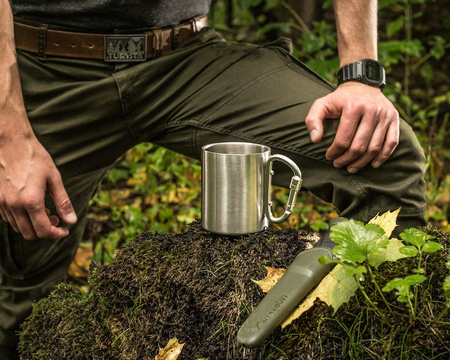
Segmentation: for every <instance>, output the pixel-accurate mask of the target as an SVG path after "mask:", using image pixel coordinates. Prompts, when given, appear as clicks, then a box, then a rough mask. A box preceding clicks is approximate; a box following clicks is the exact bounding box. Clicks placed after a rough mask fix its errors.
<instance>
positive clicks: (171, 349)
mask: <svg viewBox="0 0 450 360" xmlns="http://www.w3.org/2000/svg"><path fill="white" fill-rule="evenodd" d="M183 346H184V344H180V343H179V342H178V339H177V338H173V339H170V340H169V342H168V343H167V345H166V347H165V348H164V349H161V348H159V354H158V355H156V357H155V360H176V359H178V356H179V355H180V354H181V350H182V349H183Z"/></svg>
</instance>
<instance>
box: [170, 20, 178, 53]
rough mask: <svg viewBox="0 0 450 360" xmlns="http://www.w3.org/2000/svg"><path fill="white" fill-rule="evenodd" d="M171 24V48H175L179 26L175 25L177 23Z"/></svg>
mask: <svg viewBox="0 0 450 360" xmlns="http://www.w3.org/2000/svg"><path fill="white" fill-rule="evenodd" d="M171 26H172V29H173V30H172V33H173V36H172V49H176V48H177V47H178V45H179V41H178V38H179V37H178V35H179V33H180V28H179V26H178V25H177V24H175V25H171Z"/></svg>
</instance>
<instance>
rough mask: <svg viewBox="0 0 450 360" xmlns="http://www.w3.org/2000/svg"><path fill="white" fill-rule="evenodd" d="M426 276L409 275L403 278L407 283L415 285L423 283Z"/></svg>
mask: <svg viewBox="0 0 450 360" xmlns="http://www.w3.org/2000/svg"><path fill="white" fill-rule="evenodd" d="M426 279H427V278H426V277H425V276H423V275H409V276H407V277H405V278H404V279H403V280H404V281H405V282H406V283H407V284H408V285H409V286H413V285H417V284H420V283H423V282H424V281H425V280H426Z"/></svg>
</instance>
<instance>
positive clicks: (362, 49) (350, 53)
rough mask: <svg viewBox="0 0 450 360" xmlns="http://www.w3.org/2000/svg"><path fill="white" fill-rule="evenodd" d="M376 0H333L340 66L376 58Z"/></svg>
mask: <svg viewBox="0 0 450 360" xmlns="http://www.w3.org/2000/svg"><path fill="white" fill-rule="evenodd" d="M377 6H378V1H377V0H334V9H335V15H336V26H337V35H338V49H339V62H340V66H341V67H342V66H344V65H347V64H350V63H352V62H355V61H359V60H361V59H377Z"/></svg>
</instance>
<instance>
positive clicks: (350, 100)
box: [306, 82, 400, 174]
mask: <svg viewBox="0 0 450 360" xmlns="http://www.w3.org/2000/svg"><path fill="white" fill-rule="evenodd" d="M337 118H339V119H340V123H339V127H338V130H337V132H336V137H335V139H334V141H333V143H332V145H331V146H330V147H329V148H328V151H327V153H326V158H327V159H328V160H330V161H333V165H334V166H335V167H336V168H343V167H346V168H347V171H348V172H349V173H352V174H353V173H356V172H358V171H359V170H361V169H362V168H363V167H365V166H366V165H368V164H371V166H372V167H374V168H378V167H379V166H381V165H382V164H383V163H384V162H385V161H386V160H387V159H388V158H389V156H390V155H391V154H392V152H393V151H394V150H395V148H396V147H397V145H398V142H399V126H400V120H399V115H398V112H397V110H396V109H395V107H394V105H393V104H392V103H391V102H390V101H389V100H388V99H387V98H386V97H385V96H384V95H383V93H382V92H381V91H380V89H378V88H375V87H371V86H368V85H365V84H360V83H356V82H348V83H344V84H341V85H340V86H339V87H338V88H337V89H336V90H335V91H334V92H332V93H331V94H329V95H327V96H325V97H323V98H320V99H318V100H316V101H315V102H314V104H313V106H312V107H311V109H310V111H309V114H308V116H307V118H306V126H307V128H308V131H309V134H310V137H311V140H312V141H313V142H314V143H316V142H319V141H320V140H321V139H322V136H323V129H324V125H323V122H324V121H326V119H337Z"/></svg>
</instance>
